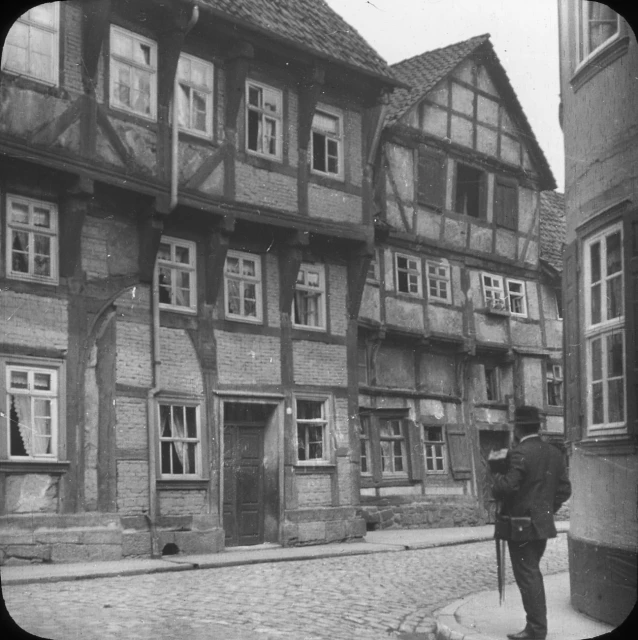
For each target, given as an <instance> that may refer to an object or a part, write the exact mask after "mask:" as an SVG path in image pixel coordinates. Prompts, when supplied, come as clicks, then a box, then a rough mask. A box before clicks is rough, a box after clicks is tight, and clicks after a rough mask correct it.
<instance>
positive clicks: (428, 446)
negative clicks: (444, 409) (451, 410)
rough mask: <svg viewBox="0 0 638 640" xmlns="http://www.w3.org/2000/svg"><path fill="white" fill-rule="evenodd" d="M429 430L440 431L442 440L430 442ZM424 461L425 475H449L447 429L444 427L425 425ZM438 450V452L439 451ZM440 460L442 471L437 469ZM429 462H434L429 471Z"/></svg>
mask: <svg viewBox="0 0 638 640" xmlns="http://www.w3.org/2000/svg"><path fill="white" fill-rule="evenodd" d="M428 429H440V430H441V440H429V439H428ZM423 447H424V453H423V459H424V463H425V473H426V474H428V475H447V473H448V464H447V445H446V442H445V427H444V426H442V425H423ZM437 448H438V451H437ZM438 460H440V461H441V465H442V467H443V468H442V469H437V468H436V466H437V465H436V462H437V461H438ZM428 461H432V466H433V468H432V469H428Z"/></svg>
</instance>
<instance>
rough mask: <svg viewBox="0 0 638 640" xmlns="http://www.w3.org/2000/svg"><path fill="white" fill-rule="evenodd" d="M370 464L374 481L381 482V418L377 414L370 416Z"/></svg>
mask: <svg viewBox="0 0 638 640" xmlns="http://www.w3.org/2000/svg"><path fill="white" fill-rule="evenodd" d="M369 426H370V435H369V437H370V457H371V458H372V460H370V465H371V468H372V481H373V482H374V483H375V484H380V483H381V479H382V477H383V476H382V474H381V440H380V439H379V418H378V417H377V416H374V415H371V416H370V422H369Z"/></svg>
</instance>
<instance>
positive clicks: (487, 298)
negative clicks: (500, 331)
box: [481, 272, 508, 312]
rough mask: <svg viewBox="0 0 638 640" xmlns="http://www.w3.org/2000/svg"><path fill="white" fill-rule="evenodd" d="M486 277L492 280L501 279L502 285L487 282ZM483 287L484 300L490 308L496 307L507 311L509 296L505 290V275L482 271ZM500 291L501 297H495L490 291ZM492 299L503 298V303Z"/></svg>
mask: <svg viewBox="0 0 638 640" xmlns="http://www.w3.org/2000/svg"><path fill="white" fill-rule="evenodd" d="M486 278H490V279H491V280H492V282H495V281H499V282H500V286H498V287H497V286H495V285H494V284H489V285H488V284H487V283H486V282H485V279H486ZM481 287H482V289H483V302H484V303H485V306H486V307H487V308H488V309H496V310H498V311H503V312H506V311H507V309H508V305H507V298H506V292H505V278H503V276H496V275H494V274H492V273H486V272H481ZM495 292H498V293H500V294H501V297H497V298H494V297H492V296H490V295H488V293H495ZM492 300H501V301H502V305H499V304H496V303H493V302H491V301H492Z"/></svg>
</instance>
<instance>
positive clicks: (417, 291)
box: [394, 253, 423, 298]
mask: <svg viewBox="0 0 638 640" xmlns="http://www.w3.org/2000/svg"><path fill="white" fill-rule="evenodd" d="M399 259H404V260H406V261H407V263H406V266H405V267H399ZM399 273H405V274H407V285H408V291H402V290H401V289H399ZM394 277H395V278H396V290H397V293H401V294H405V295H407V296H413V297H415V298H422V297H423V276H422V273H421V258H415V257H414V256H410V255H408V254H405V253H395V254H394ZM411 278H415V280H411ZM413 285H415V286H414V287H413ZM412 289H414V290H412Z"/></svg>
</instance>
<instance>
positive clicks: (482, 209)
mask: <svg viewBox="0 0 638 640" xmlns="http://www.w3.org/2000/svg"><path fill="white" fill-rule="evenodd" d="M487 191H488V189H487V173H486V172H485V171H481V179H480V182H479V219H481V220H487Z"/></svg>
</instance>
